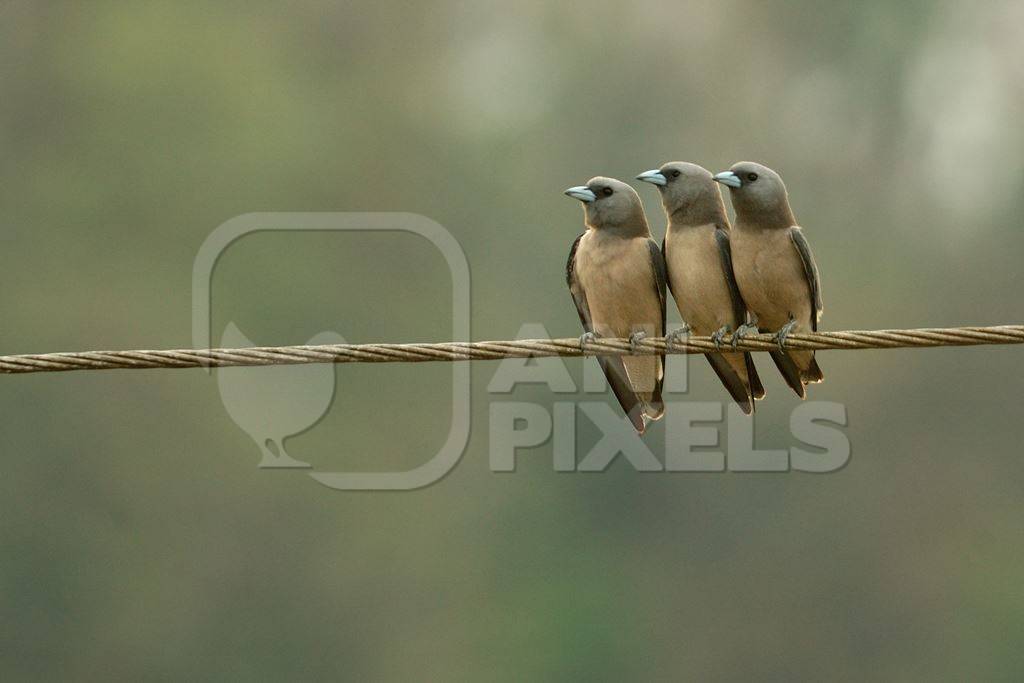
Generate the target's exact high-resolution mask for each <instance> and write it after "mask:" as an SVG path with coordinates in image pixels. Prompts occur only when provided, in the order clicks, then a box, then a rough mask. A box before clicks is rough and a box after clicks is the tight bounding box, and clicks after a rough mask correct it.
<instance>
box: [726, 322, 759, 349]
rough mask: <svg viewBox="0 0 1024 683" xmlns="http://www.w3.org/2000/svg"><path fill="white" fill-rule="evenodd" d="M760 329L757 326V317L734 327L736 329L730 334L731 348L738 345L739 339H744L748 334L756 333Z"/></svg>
mask: <svg viewBox="0 0 1024 683" xmlns="http://www.w3.org/2000/svg"><path fill="white" fill-rule="evenodd" d="M759 332H760V329H758V327H757V319H754V320H753V321H751V322H749V323H743V324H742V325H740V326H739V327H737V328H736V331H735V332H733V335H732V348H734V349H735V348H736V347H737V346H739V343H740V340H741V339H744V338H745V337H746V336H747V335H749V334H758V333H759Z"/></svg>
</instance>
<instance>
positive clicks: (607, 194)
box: [601, 187, 614, 197]
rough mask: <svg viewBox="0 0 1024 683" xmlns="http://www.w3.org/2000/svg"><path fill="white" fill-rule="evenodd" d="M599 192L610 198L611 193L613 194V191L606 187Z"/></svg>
mask: <svg viewBox="0 0 1024 683" xmlns="http://www.w3.org/2000/svg"><path fill="white" fill-rule="evenodd" d="M601 192H602V193H603V194H604V196H605V197H611V196H612V192H614V190H613V189H612V188H610V187H606V188H604V189H603V190H601Z"/></svg>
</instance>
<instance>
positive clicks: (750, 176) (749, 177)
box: [747, 173, 757, 182]
mask: <svg viewBox="0 0 1024 683" xmlns="http://www.w3.org/2000/svg"><path fill="white" fill-rule="evenodd" d="M747 180H749V181H750V182H754V181H755V180H757V174H756V173H748V174H747Z"/></svg>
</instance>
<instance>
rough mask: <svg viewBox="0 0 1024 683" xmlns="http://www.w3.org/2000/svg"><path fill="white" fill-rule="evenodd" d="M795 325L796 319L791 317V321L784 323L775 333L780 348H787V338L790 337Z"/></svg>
mask: <svg viewBox="0 0 1024 683" xmlns="http://www.w3.org/2000/svg"><path fill="white" fill-rule="evenodd" d="M794 327H796V320H793V319H792V318H790V319H789V322H788V323H786V324H785V325H783V326H782V329H780V330H779V331H778V332H776V333H775V341H776V342H778V344H779V349H785V348H786V338H787V337H789V334H790V332H792V331H793V328H794Z"/></svg>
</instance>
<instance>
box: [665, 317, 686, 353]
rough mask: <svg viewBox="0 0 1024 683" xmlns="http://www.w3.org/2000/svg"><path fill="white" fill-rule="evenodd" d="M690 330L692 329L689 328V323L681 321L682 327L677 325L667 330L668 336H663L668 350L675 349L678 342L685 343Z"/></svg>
mask: <svg viewBox="0 0 1024 683" xmlns="http://www.w3.org/2000/svg"><path fill="white" fill-rule="evenodd" d="M692 331H693V330H692V329H691V328H690V326H689V325H687V324H686V323H683V326H682V327H677V328H676V329H674V330H672V331H671V332H669V334H668V336H667V337H665V346H667V347H668V350H669V351H675V349H676V344H678V343H679V342H684V343H685V342H686V341H687V340H688V339H689V338H690V333H691V332H692Z"/></svg>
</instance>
